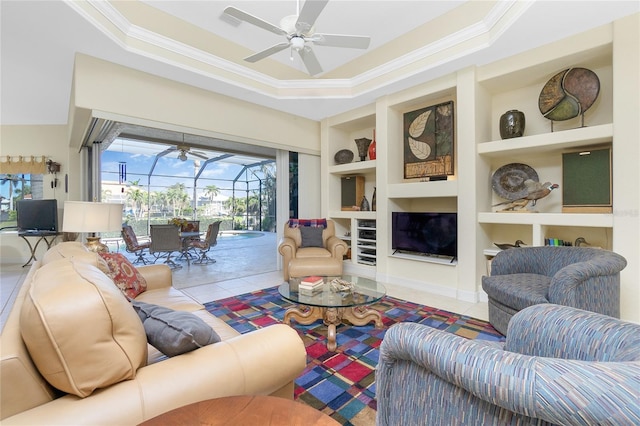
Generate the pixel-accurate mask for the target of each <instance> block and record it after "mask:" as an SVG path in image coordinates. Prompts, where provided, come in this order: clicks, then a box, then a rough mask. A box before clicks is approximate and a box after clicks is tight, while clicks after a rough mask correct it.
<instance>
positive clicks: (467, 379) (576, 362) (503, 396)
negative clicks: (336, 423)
mask: <svg viewBox="0 0 640 426" xmlns="http://www.w3.org/2000/svg"><path fill="white" fill-rule="evenodd" d="M508 331H509V332H508V333H507V337H506V341H505V343H504V344H499V343H489V342H481V341H477V340H467V339H464V338H462V337H460V336H456V335H453V334H450V333H446V332H442V331H439V330H436V329H433V328H430V327H428V326H425V325H422V324H415V323H400V324H396V325H394V326H392V327H390V328H389V330H387V333H386V335H385V337H384V340H383V341H382V345H381V347H380V361H379V363H378V367H377V371H376V395H377V401H378V411H377V418H376V424H377V425H378V426H388V425H394V426H395V425H398V426H400V425H401V426H410V425H429V426H433V425H447V426H448V425H474V426H475V425H483V426H484V425H516V424H517V425H549V424H552V425H638V424H640V325H638V324H633V323H629V322H624V321H621V320H618V319H615V318H612V317H609V316H605V315H600V314H596V313H593V312H588V311H584V310H581V309H575V308H571V307H567V306H560V305H554V304H541V305H535V306H532V307H529V308H526V309H523V310H522V311H520V312H518V313H517V314H516V315H514V317H513V319H512V320H511V322H510V323H509V330H508Z"/></svg>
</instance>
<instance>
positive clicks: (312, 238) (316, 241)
mask: <svg viewBox="0 0 640 426" xmlns="http://www.w3.org/2000/svg"><path fill="white" fill-rule="evenodd" d="M322 231H324V229H323V228H312V227H309V226H303V227H301V228H300V236H301V237H302V244H300V247H324V244H323V243H322Z"/></svg>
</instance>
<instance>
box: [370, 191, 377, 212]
mask: <svg viewBox="0 0 640 426" xmlns="http://www.w3.org/2000/svg"><path fill="white" fill-rule="evenodd" d="M371 211H374V212H375V211H376V188H375V186H374V187H373V197H371Z"/></svg>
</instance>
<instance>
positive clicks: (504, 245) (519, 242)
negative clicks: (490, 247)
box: [493, 240, 526, 250]
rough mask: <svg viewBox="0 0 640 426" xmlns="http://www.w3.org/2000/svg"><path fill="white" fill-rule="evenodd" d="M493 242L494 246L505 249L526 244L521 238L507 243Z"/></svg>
mask: <svg viewBox="0 0 640 426" xmlns="http://www.w3.org/2000/svg"><path fill="white" fill-rule="evenodd" d="M493 244H495V246H496V247H498V248H499V249H501V250H507V249H510V248H518V247H520V246H521V245H523V246H526V244H525V243H524V241H522V240H516V242H515V243H514V244H509V243H493Z"/></svg>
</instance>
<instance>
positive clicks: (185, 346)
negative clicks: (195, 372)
mask: <svg viewBox="0 0 640 426" xmlns="http://www.w3.org/2000/svg"><path fill="white" fill-rule="evenodd" d="M131 304H132V305H133V308H134V309H135V311H136V312H137V313H138V316H139V317H140V320H141V321H142V325H143V326H144V331H145V332H146V334H147V341H148V342H149V343H150V344H151V345H152V346H153V347H155V348H156V349H158V350H159V351H160V352H162V353H163V354H165V355H167V356H176V355H180V354H183V353H185V352H190V351H193V350H195V349H198V348H201V347H203V346H207V345H210V344H212V343H217V342H219V341H220V336H218V333H216V332H215V331H214V330H213V329H212V328H211V327H210V326H209V325H208V324H207V323H206V322H204V321H203V320H202V319H200V318H198V317H197V316H195V315H193V314H192V313H190V312H184V311H174V310H172V309H169V308H165V307H164V306H158V305H153V304H151V303H144V302H139V301H137V300H133V301H132V302H131Z"/></svg>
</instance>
